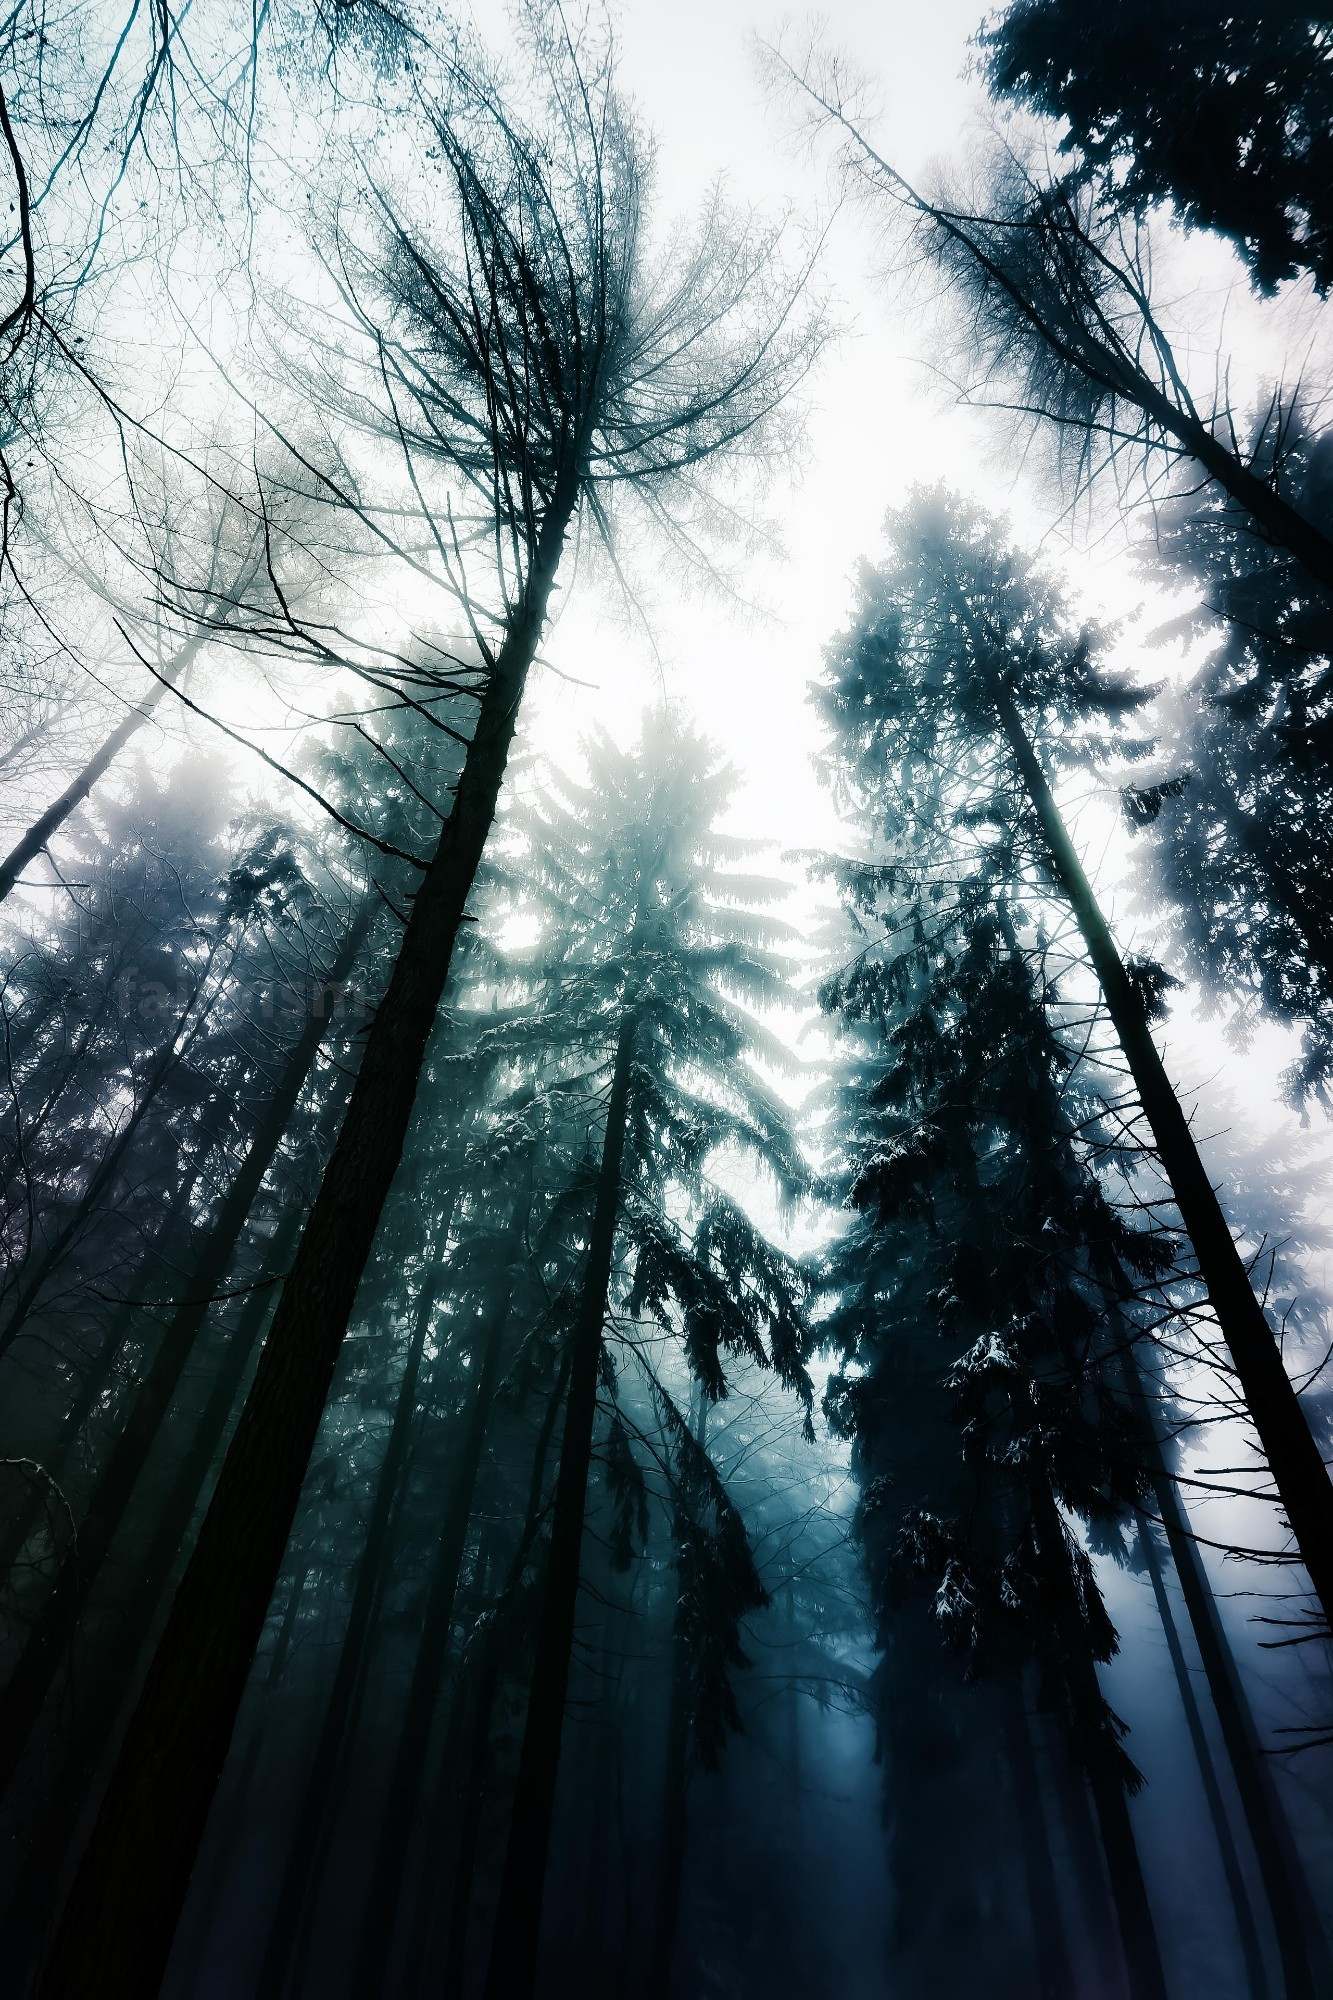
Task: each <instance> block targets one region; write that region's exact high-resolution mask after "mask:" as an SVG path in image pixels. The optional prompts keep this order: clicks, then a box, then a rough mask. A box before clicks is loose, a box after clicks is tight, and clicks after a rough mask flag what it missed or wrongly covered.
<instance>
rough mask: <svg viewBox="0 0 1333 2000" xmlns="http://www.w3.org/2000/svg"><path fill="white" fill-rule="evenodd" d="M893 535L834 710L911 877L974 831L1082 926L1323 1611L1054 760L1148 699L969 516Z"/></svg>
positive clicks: (1271, 1392) (1278, 1370)
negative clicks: (894, 827) (890, 814)
mask: <svg viewBox="0 0 1333 2000" xmlns="http://www.w3.org/2000/svg"><path fill="white" fill-rule="evenodd" d="M890 528H891V533H892V535H893V538H894V542H895V549H894V560H893V562H892V564H891V565H890V566H887V567H886V568H884V569H883V570H881V571H879V572H878V573H875V572H870V571H867V572H866V573H865V574H864V576H863V580H862V582H863V589H862V603H861V608H860V611H859V614H858V617H857V620H856V622H855V624H854V625H853V627H852V628H851V630H850V631H849V633H848V634H847V635H846V637H845V639H843V640H841V641H839V642H838V643H837V645H836V646H835V647H834V649H833V652H832V654H831V656H830V666H829V672H828V677H827V695H826V701H827V706H828V709H829V711H830V712H831V713H832V714H833V715H834V716H836V718H837V720H838V726H839V729H840V731H841V733H842V736H843V740H844V743H845V746H846V747H845V751H844V754H845V755H846V757H847V759H848V761H849V763H850V764H852V765H853V766H854V768H856V769H858V770H859V771H861V772H863V773H865V774H866V781H867V782H870V781H873V780H874V779H875V776H876V774H877V773H878V772H879V771H880V770H881V768H882V767H883V765H884V764H885V763H886V761H887V762H888V763H889V767H890V769H891V771H893V772H895V773H896V774H897V779H896V782H895V783H894V785H893V810H894V811H895V812H896V813H897V815H898V816H899V819H900V833H901V837H902V838H903V839H904V840H906V841H907V842H908V843H909V844H910V846H911V849H912V854H913V866H914V867H915V868H917V869H918V870H920V871H923V872H924V871H926V870H931V869H934V870H938V869H940V868H948V867H949V866H950V865H951V862H952V859H953V855H954V844H955V842H956V840H957V838H958V835H959V830H960V826H962V827H967V828H969V829H970V831H971V837H972V838H973V839H974V840H979V841H981V842H982V843H983V844H986V843H987V841H988V839H991V840H993V842H994V844H995V845H996V846H997V848H998V849H999V850H1003V851H1006V857H1007V858H1006V862H1005V867H1006V869H1007V870H1009V871H1010V872H1011V873H1012V876H1013V878H1014V879H1015V880H1018V879H1021V878H1022V877H1023V876H1025V875H1026V876H1027V878H1028V879H1029V880H1031V881H1035V882H1036V883H1037V884H1039V885H1040V886H1041V887H1042V888H1043V890H1044V891H1045V892H1047V893H1049V892H1050V890H1052V889H1053V890H1054V891H1055V893H1056V895H1057V896H1058V898H1059V901H1060V903H1061V904H1062V905H1063V906H1064V909H1065V910H1066V911H1067V913H1068V915H1069V917H1071V918H1072V920H1073V923H1074V925H1075V927H1076V928H1077V932H1078V935H1079V938H1080V940H1081V945H1082V950H1083V952H1084V953H1085V954H1086V962H1087V964H1088V965H1089V966H1090V968H1091V970H1092V972H1093V973H1094V974H1095V975H1096V980H1097V983H1098V985H1099V987H1100V989H1101V994H1102V999H1103V1002H1104V1004H1105V1007H1106V1011H1107V1014H1108V1017H1109V1020H1110V1023H1111V1026H1112V1028H1113V1030H1114V1033H1115V1038H1116V1042H1117V1043H1118V1045H1119V1050H1120V1053H1121V1055H1122V1056H1123V1058H1124V1060H1125V1062H1126V1064H1127V1066H1128V1069H1129V1072H1130V1075H1131V1077H1132V1080H1133V1085H1134V1090H1135V1093H1136V1095H1137V1097H1138V1100H1139V1104H1140V1106H1141V1108H1142V1112H1143V1117H1144V1120H1145V1122H1146V1125H1147V1127H1148V1130H1149V1132H1150V1133H1151V1137H1152V1143H1153V1146H1154V1147H1155V1149H1156V1151H1157V1154H1158V1157H1159V1159H1160V1161H1161V1164H1162V1168H1163V1171H1164V1173H1165V1175H1166V1178H1167V1180H1168V1182H1169V1184H1170V1187H1171V1192H1172V1197H1173V1199H1174V1202H1175V1204H1176V1207H1177V1208H1178V1210H1179V1212H1180V1216H1181V1219H1182V1221H1183V1223H1184V1226H1185V1230H1186V1233H1187V1235H1188V1237H1189V1239H1190V1243H1191V1246H1192V1249H1193V1253H1194V1257H1195V1259H1196V1261H1197V1264H1198V1268H1199V1275H1200V1278H1201V1280H1202V1282H1203V1285H1204V1288H1205V1290H1206V1293H1207V1297H1208V1302H1209V1305H1210V1307H1211V1309H1212V1311H1213V1313H1214V1314H1215V1315H1216V1318H1217V1321H1218V1324H1219V1327H1220V1329H1221V1332H1222V1336H1223V1339H1224V1341H1225V1342H1226V1344H1227V1347H1228V1350H1229V1352H1230V1355H1231V1359H1232V1361H1233V1363H1234V1365H1235V1368H1236V1372H1237V1379H1238V1382H1239V1385H1240V1389H1241V1393H1242V1395H1243V1396H1244V1398H1245V1402H1246V1405H1247V1408H1248V1410H1249V1414H1250V1417H1251V1419H1252V1421H1253V1423H1254V1425H1255V1429H1256V1431H1257V1433H1258V1436H1259V1441H1260V1445H1261V1447H1262V1449H1263V1451H1264V1453H1265V1456H1266V1457H1267V1459H1268V1463H1269V1466H1270V1468H1271V1470H1272V1473H1273V1477H1274V1481H1275V1484H1276V1487H1277V1491H1278V1495H1279V1498H1280V1500H1281V1504H1282V1507H1283V1510H1284V1512H1285V1513H1286V1516H1287V1519H1288V1521H1289V1522H1290V1524H1291V1527H1292V1531H1293V1534H1294V1536H1295V1540H1296V1545H1297V1548H1298V1550H1299V1552H1300V1557H1301V1560H1302V1561H1303V1562H1304V1564H1305V1566H1306V1568H1307V1570H1308V1571H1309V1573H1310V1578H1311V1582H1312V1584H1313V1586H1314V1590H1315V1593H1316V1596H1317V1598H1318V1600H1319V1602H1320V1604H1321V1606H1322V1608H1323V1612H1324V1616H1325V1618H1326V1619H1327V1618H1328V1617H1329V1614H1330V1610H1333V1485H1330V1482H1329V1478H1328V1475H1327V1472H1326V1470H1325V1468H1324V1465H1323V1461H1322V1458H1321V1456H1320V1452H1319V1448H1318V1445H1317V1444H1316V1442H1315V1439H1314V1437H1313V1435H1312V1434H1311V1430H1310V1426H1309V1422H1308V1420H1307V1417H1306V1415H1305V1412H1304V1411H1303V1409H1302V1407H1301V1404H1300V1401H1299V1399H1298V1397H1297V1394H1296V1390H1295V1388H1294V1386H1293V1384H1292V1382H1291V1379H1290V1377H1289V1375H1288V1374H1287V1372H1286V1369H1285V1367H1284V1366H1283V1363H1282V1359H1281V1355H1280V1353H1279V1350H1278V1346H1277V1343H1276V1340H1275V1338H1274V1334H1273V1330H1272V1328H1271V1327H1270V1325H1269V1323H1268V1320H1267V1318H1266V1316H1265V1314H1264V1310H1263V1307H1262V1304H1261V1303H1260V1300H1259V1298H1258V1297H1257V1296H1256V1293H1255V1290H1254V1287H1253V1284H1252V1282H1251V1279H1250V1275H1249V1273H1248V1272H1247V1270H1246V1268H1245V1265H1244V1262H1243V1260H1242V1258H1241V1255H1240V1252H1239V1250H1238V1248H1237V1246H1236V1243H1235V1241H1234V1238H1233V1236H1232V1233H1231V1230H1230V1227H1229V1226H1228V1223H1227V1221H1226V1218H1225V1215H1224V1212H1223V1210H1222V1207H1221V1205H1220V1203H1219V1201H1218V1198H1217V1194H1216V1191H1215V1189H1214V1187H1213V1185H1212V1182H1211V1180H1210V1178H1209V1176H1208V1174H1207V1172H1206V1170H1205V1169H1204V1166H1203V1163H1202V1161H1201V1159H1200V1157H1199V1153H1198V1149H1197V1147H1196V1145H1195V1142H1194V1139H1193V1136H1192V1134H1191V1132H1190V1129H1189V1124H1188V1121H1187V1119H1186V1117H1185V1114H1184V1112H1183V1110H1182V1109H1181V1105H1180V1102H1179V1099H1178V1097H1177V1095H1176V1093H1175V1091H1174V1089H1173V1087H1172V1085H1171V1083H1170V1080H1169V1079H1168V1077H1167V1074H1166V1071H1165V1069H1164V1068H1163V1065H1162V1061H1161V1057H1160V1056H1159V1054H1158V1052H1157V1048H1156V1044H1155V1042H1154V1040H1153V1036H1152V1030H1151V1025H1150V1023H1151V1020H1152V1016H1153V1014H1154V1012H1155V1011H1156V1009H1157V1007H1158V1006H1159V1004H1160V1000H1161V993H1162V980H1161V973H1160V968H1155V967H1153V966H1150V965H1134V964H1130V965H1128V966H1127V965H1126V963H1125V961H1124V960H1123V959H1122V958H1121V956H1120V953H1119V952H1118V950H1117V948H1116V945H1115V942H1114V940H1113V938H1112V936H1111V933H1110V930H1109V928H1108V926H1107V924H1106V920H1105V918H1104V917H1103V915H1102V913H1101V910H1100V908H1099V906H1098V904H1097V901H1096V898H1095V896H1094V894H1093V891H1092V888H1091V885H1090V884H1089V882H1088V879H1087V876H1086V875H1085V873H1084V871H1083V867H1082V863H1081V862H1080V860H1079V858H1078V854H1077V852H1076V850H1075V848H1074V846H1073V843H1072V841H1071V840H1070V837H1069V834H1068V831H1067V829H1066V827H1065V823H1064V820H1063V818H1062V816H1061V812H1060V808H1059V806H1058V804H1057V802H1056V799H1055V796H1054V793H1053V791H1052V789H1051V780H1050V778H1048V776H1047V771H1046V768H1045V763H1046V762H1049V763H1050V765H1051V768H1052V771H1053V772H1054V773H1055V774H1058V773H1059V772H1060V771H1061V770H1062V769H1071V768H1073V767H1075V766H1076V765H1077V764H1078V763H1079V762H1080V761H1081V762H1084V763H1086V762H1088V761H1092V762H1093V763H1094V764H1095V763H1096V761H1097V759H1098V755H1099V752H1102V751H1104V750H1105V748H1106V747H1107V743H1108V729H1110V730H1111V731H1112V732H1114V728H1115V725H1116V724H1117V723H1118V722H1120V721H1121V720H1122V719H1123V718H1124V717H1125V716H1126V715H1127V714H1132V713H1133V712H1134V711H1135V710H1136V709H1138V708H1140V707H1142V705H1143V702H1144V700H1145V698H1146V697H1145V694H1144V692H1143V691H1142V690H1138V691H1136V690H1135V689H1134V688H1133V687H1131V686H1130V685H1129V684H1128V683H1126V682H1125V681H1124V680H1123V679H1117V678H1116V677H1115V676H1113V675H1111V674H1109V673H1108V672H1107V671H1106V670H1105V669H1104V668H1103V667H1102V666H1101V665H1100V664H1099V663H1098V661H1097V659H1096V655H1095V643H1094V637H1093V635H1092V634H1091V633H1090V632H1088V631H1086V630H1083V629H1081V628H1080V627H1079V626H1078V625H1077V624H1076V623H1075V622H1074V620H1073V619H1072V618H1071V616H1070V613H1069V611H1068V609H1067V607H1066V606H1065V604H1064V602H1063V599H1062V597H1061V594H1060V592H1059V590H1058V589H1057V587H1056V585H1055V584H1054V582H1053V581H1052V580H1051V579H1050V578H1049V577H1048V576H1045V575H1043V574H1042V573H1041V572H1040V571H1039V570H1038V569H1036V568H1035V567H1034V565H1033V564H1032V563H1031V562H1030V561H1029V560H1028V559H1027V558H1026V557H1024V556H1023V555H1022V553H1021V552H1020V551H1017V550H1015V549H1013V548H1012V547H1010V546H1009V545H1007V544H1006V542H1005V541H1004V539H1003V537H1002V535H1001V533H1000V531H999V529H998V527H997V526H996V524H995V523H993V522H991V521H989V520H987V519H986V518H985V517H984V516H982V515H981V514H979V513H978V512H977V511H976V510H973V509H970V508H968V507H966V506H965V505H964V504H963V503H961V502H958V501H956V500H954V499H952V498H951V497H950V496H948V495H946V494H944V493H942V492H936V493H934V494H925V493H923V494H920V495H918V497H917V499H916V500H915V501H914V502H913V503H912V504H911V505H910V506H909V507H908V508H907V509H905V510H903V511H902V512H901V513H899V514H897V515H895V516H891V517H890ZM1111 740H1114V734H1112V737H1111ZM1122 745H1123V738H1122ZM1124 747H1129V746H1124ZM950 788H952V789H950ZM941 794H943V795H944V796H945V797H946V798H947V799H948V800H949V804H948V808H947V810H946V811H944V812H941V811H939V810H938V808H937V807H936V805H935V803H934V802H935V801H936V800H937V799H938V798H939V797H940V796H941Z"/></svg>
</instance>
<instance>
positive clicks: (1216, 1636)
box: [1123, 1348, 1333, 2000]
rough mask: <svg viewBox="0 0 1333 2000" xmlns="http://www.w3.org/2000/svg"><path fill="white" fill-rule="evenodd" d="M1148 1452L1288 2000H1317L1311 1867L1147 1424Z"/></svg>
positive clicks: (1320, 1955)
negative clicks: (1279, 1790)
mask: <svg viewBox="0 0 1333 2000" xmlns="http://www.w3.org/2000/svg"><path fill="white" fill-rule="evenodd" d="M1123 1360H1124V1368H1125V1375H1126V1378H1127V1382H1128V1386H1129V1392H1130V1395H1131V1396H1132V1397H1133V1398H1134V1400H1135V1405H1136V1407H1138V1408H1140V1409H1142V1407H1143V1397H1144V1393H1145V1388H1144V1381H1143V1374H1142V1371H1141V1369H1140V1368H1139V1364H1138V1361H1137V1358H1136V1357H1135V1355H1134V1352H1133V1349H1132V1348H1126V1350H1125V1352H1124V1357H1123ZM1141 1429H1142V1436H1143V1440H1144V1450H1145V1456H1146V1459H1147V1464H1148V1470H1149V1474H1150V1476H1151V1479H1152V1483H1153V1493H1154V1495H1155V1496H1156V1500H1157V1508H1158V1512H1159V1513H1160V1515H1161V1518H1162V1525H1163V1527H1164V1528H1165V1529H1166V1539H1167V1546H1168V1547H1169V1548H1170V1551H1171V1559H1172V1561H1173V1563H1174V1564H1175V1568H1176V1575H1177V1576H1178V1578H1179V1579H1180V1588H1181V1594H1182V1596H1183V1597H1184V1599H1185V1609H1186V1611H1187V1612H1188V1613H1189V1620H1190V1629H1191V1630H1192V1632H1193V1634H1194V1643H1195V1645H1196V1646H1197V1647H1198V1649H1199V1658H1200V1660H1201V1661H1202V1663H1203V1671H1204V1677H1205V1679H1206V1680H1207V1682H1208V1692H1209V1694H1210V1695H1211V1696H1212V1702H1213V1708H1214V1710H1215V1712H1216V1714H1217V1720H1218V1724H1219V1726H1220V1728H1221V1731H1222V1741H1223V1743H1224V1744H1225V1746H1226V1752H1227V1759H1228V1762H1229V1763H1230V1765H1231V1771H1232V1775H1233V1777H1234V1778H1235V1781H1236V1790H1237V1792H1238V1793H1239V1795H1240V1802H1241V1810H1242V1811H1243V1812H1244V1814H1245V1824H1246V1827H1247V1828H1248V1830H1249V1835H1250V1842H1251V1845H1252V1847H1253V1849H1254V1853H1255V1858H1256V1860H1257V1861H1258V1864H1259V1873H1260V1877H1261V1879H1262V1881H1263V1885H1264V1894H1265V1897H1266V1899H1267V1902H1268V1909H1269V1914H1270V1916H1271V1918H1272V1922H1273V1929H1274V1932H1275V1933H1276V1936H1277V1943H1278V1952H1279V1954H1280V1957H1281V1960H1282V1976H1283V1979H1284V1981H1285V1984H1286V1989H1287V1995H1288V2000H1316V1996H1322V1995H1324V1994H1327V1993H1333V1958H1330V1954H1329V1949H1328V1942H1327V1939H1326V1938H1325V1936H1324V1930H1323V1925H1322V1923H1321V1921H1320V1918H1319V1913H1318V1911H1317V1909H1316V1908H1315V1903H1314V1898H1313V1896H1312V1895H1311V1893H1310V1886H1309V1880H1308V1877H1307V1875H1306V1872H1305V1865H1304V1862H1303V1861H1302V1859H1301V1855H1300V1853H1299V1851H1298V1849H1297V1846H1296V1842H1295V1840H1294V1839H1293V1837H1292V1832H1291V1827H1290V1825H1289V1823H1288V1820H1287V1815H1286V1813H1285V1811H1284V1810H1283V1806H1282V1801H1281V1799H1280V1798H1279V1797H1278V1794H1277V1788H1276V1786H1275V1785H1274V1783H1273V1779H1272V1776H1271V1774H1270V1772H1269V1769H1268V1763H1267V1760H1266V1758H1265V1756H1264V1753H1263V1749H1262V1747H1261V1745H1260V1741H1259V1732H1258V1730H1257V1729H1256V1727H1255V1723H1254V1717H1253V1715H1252V1713H1251V1710H1250V1704H1249V1701H1248V1700H1247V1698H1246V1695H1245V1691H1244V1688H1243V1687H1242V1685H1241V1680H1240V1675H1239V1674H1238V1672H1237V1670H1236V1662H1235V1659H1234V1658H1233V1656H1232V1652H1231V1647H1230V1645H1229V1644H1228V1641H1227V1637H1226V1633H1225V1632H1224V1630H1223V1628H1222V1620H1221V1617H1220V1615H1219V1613H1218V1609H1217V1603H1216V1600H1215V1598H1214V1597H1213V1593H1212V1588H1211V1586H1210V1584H1209V1582H1208V1576H1207V1573H1206V1571H1205V1569H1204V1566H1203V1559H1202V1557H1201V1556H1200V1554H1199V1549H1198V1545H1197V1543H1196V1542H1195V1540H1194V1536H1193V1534H1192V1533H1191V1531H1190V1526H1189V1521H1188V1518H1187V1516H1186V1513H1185V1509H1184V1507H1183V1505H1182V1503H1181V1499H1180V1495H1179V1493H1178V1492H1177V1491H1176V1484H1175V1481H1174V1480H1173V1479H1172V1477H1171V1475H1170V1473H1169V1472H1168V1470H1167V1465H1166V1457H1165V1454H1164V1452H1163V1449H1162V1446H1161V1443H1160V1441H1159V1439H1158V1437H1157V1435H1156V1433H1155V1431H1154V1430H1153V1428H1152V1424H1151V1422H1149V1421H1148V1420H1147V1418H1146V1414H1145V1419H1144V1422H1143V1424H1142V1427H1141Z"/></svg>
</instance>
